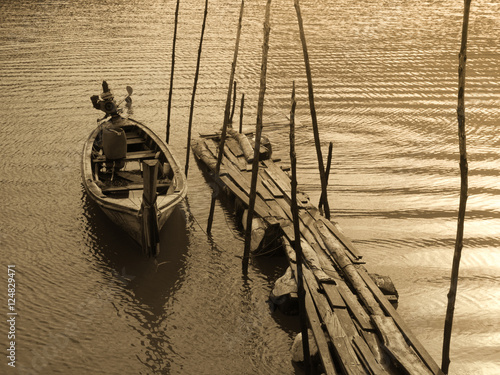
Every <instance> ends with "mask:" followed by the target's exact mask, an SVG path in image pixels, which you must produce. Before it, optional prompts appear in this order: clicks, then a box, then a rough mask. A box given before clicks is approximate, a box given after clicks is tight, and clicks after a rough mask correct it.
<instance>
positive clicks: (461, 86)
mask: <svg viewBox="0 0 500 375" xmlns="http://www.w3.org/2000/svg"><path fill="white" fill-rule="evenodd" d="M470 3H471V0H464V18H463V25H462V43H461V46H460V54H459V65H458V105H457V120H458V141H459V148H460V181H461V183H460V204H459V208H458V223H457V236H456V240H455V253H454V255H453V265H452V269H451V282H450V290H449V292H448V306H447V308H446V318H445V324H444V337H443V351H442V363H441V370H442V371H443V373H445V374H448V369H449V366H450V342H451V331H452V327H453V313H454V311H455V299H456V295H457V287H458V273H459V268H460V258H461V256H462V248H463V237H464V222H465V210H466V205H467V190H468V181H467V179H468V177H467V176H468V169H469V168H468V165H467V148H466V136H465V72H466V70H465V66H466V61H467V33H468V27H469V13H470Z"/></svg>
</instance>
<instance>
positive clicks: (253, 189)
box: [243, 0, 271, 275]
mask: <svg viewBox="0 0 500 375" xmlns="http://www.w3.org/2000/svg"><path fill="white" fill-rule="evenodd" d="M270 13H271V0H267V4H266V15H265V20H264V42H263V44H262V64H261V67H262V68H261V72H260V89H259V101H258V103H257V125H256V126H255V147H254V158H253V165H252V180H251V183H250V197H249V198H250V199H249V202H248V215H247V227H246V231H245V249H244V253H243V273H244V274H245V275H246V274H247V272H248V259H249V258H250V242H251V239H252V219H253V211H254V208H255V199H256V195H257V177H258V173H259V154H260V138H261V135H262V114H263V112H264V96H265V94H266V75H267V54H268V51H269V34H270V33H271V25H270V24H269V19H270Z"/></svg>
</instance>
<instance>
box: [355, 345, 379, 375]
mask: <svg viewBox="0 0 500 375" xmlns="http://www.w3.org/2000/svg"><path fill="white" fill-rule="evenodd" d="M353 343H354V349H355V350H356V352H357V354H358V357H359V358H361V359H362V360H363V364H364V366H365V368H366V369H367V370H368V371H369V372H370V374H372V375H384V374H387V372H386V371H385V369H384V368H383V367H382V365H381V364H380V363H378V362H377V361H376V360H375V358H374V356H373V353H372V352H371V350H370V348H369V347H368V344H367V343H366V342H365V340H363V338H362V337H361V336H356V337H354V339H353Z"/></svg>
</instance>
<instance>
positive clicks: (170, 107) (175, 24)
mask: <svg viewBox="0 0 500 375" xmlns="http://www.w3.org/2000/svg"><path fill="white" fill-rule="evenodd" d="M179 1H180V0H177V5H176V6H175V22H174V37H173V42H172V65H171V67H170V88H169V90H168V109H167V135H166V139H165V140H166V142H167V144H168V143H169V141H170V112H171V109H172V91H173V88H174V67H175V42H176V40H177V24H178V19H179Z"/></svg>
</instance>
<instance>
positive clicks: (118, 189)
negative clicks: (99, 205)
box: [101, 182, 170, 194]
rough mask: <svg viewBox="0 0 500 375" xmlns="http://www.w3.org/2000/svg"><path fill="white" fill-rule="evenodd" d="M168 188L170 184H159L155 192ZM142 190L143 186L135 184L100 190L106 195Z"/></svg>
mask: <svg viewBox="0 0 500 375" xmlns="http://www.w3.org/2000/svg"><path fill="white" fill-rule="evenodd" d="M169 186H170V182H161V183H160V182H159V183H158V184H157V186H156V190H157V191H158V190H163V189H168V187H169ZM143 188H144V185H143V184H141V183H137V184H128V185H125V186H107V187H102V188H101V190H102V192H103V193H104V194H106V193H117V192H123V191H129V190H141V189H143Z"/></svg>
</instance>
